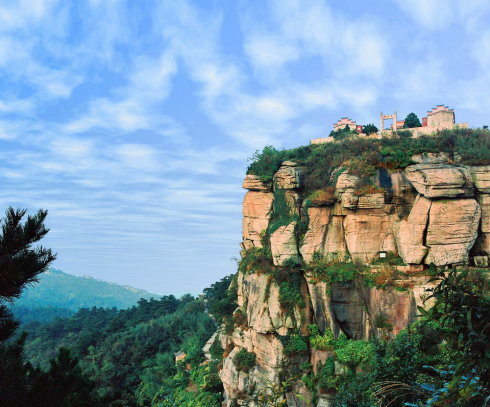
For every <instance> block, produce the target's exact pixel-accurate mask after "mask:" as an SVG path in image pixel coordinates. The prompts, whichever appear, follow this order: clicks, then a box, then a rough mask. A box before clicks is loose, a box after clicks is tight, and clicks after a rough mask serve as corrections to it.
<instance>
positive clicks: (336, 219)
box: [300, 207, 349, 263]
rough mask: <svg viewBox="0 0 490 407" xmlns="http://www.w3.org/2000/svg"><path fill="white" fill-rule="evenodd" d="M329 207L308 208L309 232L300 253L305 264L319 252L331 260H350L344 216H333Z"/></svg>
mask: <svg viewBox="0 0 490 407" xmlns="http://www.w3.org/2000/svg"><path fill="white" fill-rule="evenodd" d="M331 212H332V209H331V208H327V207H322V208H308V218H309V223H308V230H307V232H306V234H305V237H304V239H303V244H302V245H301V248H300V253H301V255H302V257H303V261H304V262H305V263H309V262H310V261H311V260H312V259H313V254H314V253H315V252H318V253H319V254H320V255H321V256H324V257H326V258H327V259H329V260H335V261H346V260H347V259H348V258H349V253H348V251H347V245H346V242H345V238H344V226H343V217H342V216H332V215H331Z"/></svg>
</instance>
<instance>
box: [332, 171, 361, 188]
mask: <svg viewBox="0 0 490 407" xmlns="http://www.w3.org/2000/svg"><path fill="white" fill-rule="evenodd" d="M359 182H360V179H359V177H358V176H356V175H352V174H349V173H348V172H347V171H344V172H343V173H342V174H340V175H339V177H338V178H337V183H336V184H335V190H336V192H338V193H343V192H345V191H347V190H349V189H351V190H354V189H356V188H357V186H358V185H359Z"/></svg>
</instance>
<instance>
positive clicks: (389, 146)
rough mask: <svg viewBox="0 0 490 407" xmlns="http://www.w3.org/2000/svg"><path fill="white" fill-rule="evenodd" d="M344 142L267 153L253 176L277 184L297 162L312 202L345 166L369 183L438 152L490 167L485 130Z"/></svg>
mask: <svg viewBox="0 0 490 407" xmlns="http://www.w3.org/2000/svg"><path fill="white" fill-rule="evenodd" d="M342 131H345V129H344V130H342ZM338 138H339V137H337V139H338ZM340 138H341V139H342V140H340V141H337V142H335V143H325V144H319V145H318V144H312V145H308V146H303V147H299V148H295V149H291V150H276V149H274V148H273V147H266V148H264V150H263V151H262V152H260V153H259V152H257V153H256V154H255V155H254V156H253V157H252V159H251V164H250V165H249V167H248V171H247V172H248V173H249V174H255V175H257V176H259V177H260V178H261V179H263V180H271V179H272V176H273V174H274V172H275V171H277V169H278V168H279V166H280V164H281V162H283V161H286V160H292V161H295V162H297V163H298V164H299V165H302V166H304V167H305V172H304V178H303V181H304V182H303V183H304V191H303V192H304V195H305V196H308V195H310V194H311V193H313V192H314V191H317V190H321V189H324V188H326V187H329V186H333V185H334V181H335V174H334V171H335V170H336V169H338V168H340V167H342V166H344V167H345V168H346V169H348V170H349V171H350V172H352V173H354V174H360V175H362V176H363V177H367V176H370V174H372V173H373V171H374V170H376V169H399V168H404V167H406V166H408V165H410V164H411V163H412V160H411V157H412V155H413V154H418V153H435V152H446V153H448V154H449V155H450V157H453V158H454V157H457V159H458V161H459V162H461V164H468V165H487V164H490V132H489V131H488V130H485V129H454V130H443V131H440V132H437V133H436V134H434V135H428V136H421V137H418V138H412V137H411V134H410V133H409V132H403V131H400V132H397V133H396V134H395V135H394V136H393V137H392V138H383V139H365V138H364V139H363V138H356V137H353V138H352V137H343V138H342V137H340Z"/></svg>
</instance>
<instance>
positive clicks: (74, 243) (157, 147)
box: [0, 0, 490, 294]
mask: <svg viewBox="0 0 490 407" xmlns="http://www.w3.org/2000/svg"><path fill="white" fill-rule="evenodd" d="M489 21H490V3H489V2H488V1H487V0H466V1H458V0H394V1H388V0H376V1H374V0H373V1H367V0H362V1H360V0H358V1H354V0H344V1H328V2H327V1H309V0H297V1H294V0H280V1H279V0H278V1H274V0H271V1H258V0H257V1H224V0H221V1H212V0H201V1H185V0H178V1H164V0H159V1H150V0H144V1H141V0H133V1H123V0H120V1H111V0H98V1H97V0H92V1H89V0H87V1H68V0H60V1H55V0H52V1H49V0H31V1H12V0H9V1H0V155H1V160H0V165H1V168H0V207H1V208H6V207H8V206H14V207H16V206H20V207H26V208H29V209H30V210H35V209H38V208H45V209H48V210H49V220H48V223H49V226H50V227H51V232H50V233H49V237H47V238H46V239H45V242H44V243H45V244H46V245H48V246H49V247H52V248H53V249H54V250H55V251H56V252H57V253H58V259H57V261H56V264H55V267H57V268H59V269H62V270H64V271H65V272H68V273H72V274H75V275H91V276H93V277H96V278H100V279H105V280H109V281H115V282H118V283H121V284H129V285H133V286H135V287H139V288H144V289H147V290H149V291H151V292H155V293H176V294H182V293H184V292H192V293H198V292H199V291H200V290H202V288H204V287H206V286H208V285H209V284H211V283H213V282H214V281H216V280H218V279H219V278H221V277H222V276H224V275H227V274H230V273H232V272H234V271H235V269H236V264H235V262H234V261H233V260H232V258H233V257H236V256H238V250H239V241H240V237H241V200H242V198H243V194H244V191H243V190H241V180H242V177H243V175H244V172H245V169H246V160H247V158H248V157H250V155H251V154H252V153H253V152H254V151H255V150H257V149H260V148H262V147H263V146H264V145H267V144H273V145H275V146H277V147H282V148H286V147H292V146H297V145H302V144H306V143H308V142H309V140H310V139H311V138H315V137H322V136H326V135H327V134H328V133H329V132H330V129H331V125H332V123H333V122H335V121H336V120H337V119H338V118H339V117H341V116H345V115H347V116H350V117H352V118H353V119H354V120H357V122H358V123H368V122H374V123H376V124H377V123H378V117H379V112H380V111H381V110H382V111H384V112H386V113H391V112H393V111H394V110H397V111H398V114H399V116H401V118H403V117H405V115H406V114H408V113H410V112H411V111H414V112H415V113H417V114H418V115H419V116H420V117H421V116H423V115H424V114H425V112H426V111H427V110H428V109H430V108H432V107H433V106H435V105H436V104H440V103H444V104H447V105H449V106H450V107H452V108H454V109H456V119H457V121H458V122H469V123H470V125H472V126H475V127H477V126H482V125H485V124H490V24H488V22H489Z"/></svg>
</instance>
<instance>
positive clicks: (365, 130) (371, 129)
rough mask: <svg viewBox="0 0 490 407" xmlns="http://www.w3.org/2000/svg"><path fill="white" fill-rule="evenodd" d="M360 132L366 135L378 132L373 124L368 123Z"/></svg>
mask: <svg viewBox="0 0 490 407" xmlns="http://www.w3.org/2000/svg"><path fill="white" fill-rule="evenodd" d="M362 132H363V133H364V134H367V135H369V134H374V133H377V132H378V128H377V127H376V126H375V125H374V124H372V123H370V124H366V125H365V126H362Z"/></svg>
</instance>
